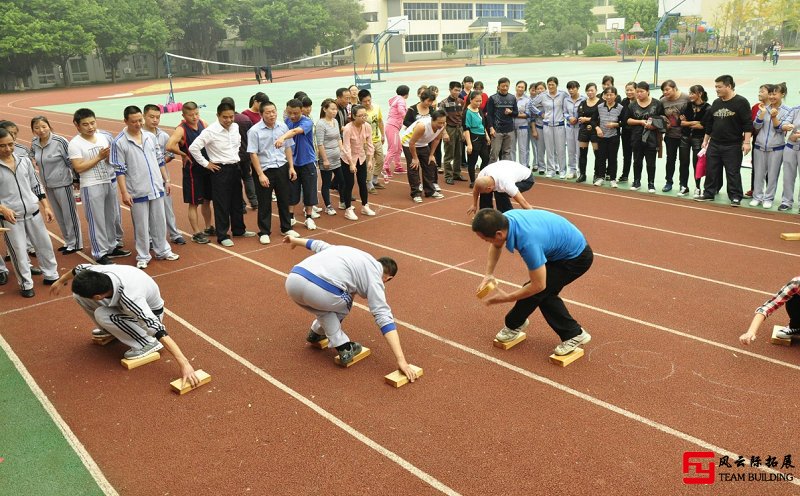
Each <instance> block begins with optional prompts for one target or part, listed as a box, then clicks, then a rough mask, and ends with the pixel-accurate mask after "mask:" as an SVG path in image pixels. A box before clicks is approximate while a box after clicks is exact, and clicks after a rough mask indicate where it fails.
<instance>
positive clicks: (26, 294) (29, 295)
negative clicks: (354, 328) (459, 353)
mask: <svg viewBox="0 0 800 496" xmlns="http://www.w3.org/2000/svg"><path fill="white" fill-rule="evenodd" d="M19 294H21V295H22V297H23V298H33V297H34V296H36V292H35V291H34V290H33V288H31V289H20V290H19ZM352 359H353V358H352V357H350V360H352Z"/></svg>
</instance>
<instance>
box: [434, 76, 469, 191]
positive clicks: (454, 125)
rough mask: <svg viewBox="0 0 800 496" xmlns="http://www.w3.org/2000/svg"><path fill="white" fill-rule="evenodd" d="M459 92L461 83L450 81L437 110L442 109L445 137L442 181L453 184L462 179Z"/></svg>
mask: <svg viewBox="0 0 800 496" xmlns="http://www.w3.org/2000/svg"><path fill="white" fill-rule="evenodd" d="M460 92H461V83H459V82H458V81H451V82H450V94H449V95H448V96H447V98H445V99H444V100H442V101H441V102H440V103H439V110H442V111H444V115H445V121H446V122H447V124H446V125H445V135H446V136H447V139H446V140H445V143H444V161H443V163H442V166H443V168H444V181H445V182H446V183H447V184H453V182H454V181H463V180H464V178H463V177H461V153H462V152H463V150H464V142H463V141H462V135H461V133H462V126H463V122H462V121H463V114H464V105H463V103H462V100H461V99H460V98H458V94H459V93H460Z"/></svg>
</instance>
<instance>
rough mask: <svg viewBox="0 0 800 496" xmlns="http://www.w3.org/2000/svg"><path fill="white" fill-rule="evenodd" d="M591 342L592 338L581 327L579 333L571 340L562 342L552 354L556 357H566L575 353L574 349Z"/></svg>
mask: <svg viewBox="0 0 800 496" xmlns="http://www.w3.org/2000/svg"><path fill="white" fill-rule="evenodd" d="M591 340H592V336H591V335H590V334H589V333H588V332H586V330H584V329H583V328H582V327H581V333H580V334H578V335H577V336H575V337H574V338H572V339H567V340H566V341H562V342H561V344H560V345H558V346H556V349H555V351H554V353H555V354H556V355H558V356H563V355H568V354H570V353H572V352H573V351H575V348H577V347H578V346H580V345H582V344H586V343H588V342H589V341H591Z"/></svg>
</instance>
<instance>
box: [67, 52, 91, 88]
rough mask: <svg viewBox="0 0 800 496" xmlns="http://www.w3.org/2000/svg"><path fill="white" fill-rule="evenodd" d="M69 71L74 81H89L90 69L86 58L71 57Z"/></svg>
mask: <svg viewBox="0 0 800 496" xmlns="http://www.w3.org/2000/svg"><path fill="white" fill-rule="evenodd" d="M69 72H70V75H71V77H72V82H73V83H85V82H87V81H89V69H87V68H86V59H84V58H79V59H70V61H69Z"/></svg>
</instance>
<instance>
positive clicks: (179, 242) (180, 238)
mask: <svg viewBox="0 0 800 496" xmlns="http://www.w3.org/2000/svg"><path fill="white" fill-rule="evenodd" d="M172 242H173V243H175V244H176V245H185V244H186V240H185V239H183V236H178V237H177V238H175V239H173V240H172Z"/></svg>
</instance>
